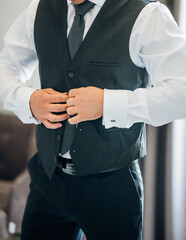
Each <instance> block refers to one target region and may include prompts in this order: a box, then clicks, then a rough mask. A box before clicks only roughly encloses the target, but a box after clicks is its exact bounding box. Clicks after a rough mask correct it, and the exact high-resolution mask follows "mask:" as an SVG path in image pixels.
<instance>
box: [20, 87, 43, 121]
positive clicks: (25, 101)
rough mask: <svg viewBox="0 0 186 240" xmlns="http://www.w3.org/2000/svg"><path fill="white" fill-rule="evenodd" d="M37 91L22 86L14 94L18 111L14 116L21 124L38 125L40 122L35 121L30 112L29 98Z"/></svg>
mask: <svg viewBox="0 0 186 240" xmlns="http://www.w3.org/2000/svg"><path fill="white" fill-rule="evenodd" d="M36 90H37V89H35V88H32V87H28V86H22V87H20V88H18V89H17V93H16V96H17V98H16V106H17V109H18V113H16V115H17V116H18V118H19V119H20V120H21V121H22V122H23V123H29V124H31V123H33V124H40V123H41V122H40V121H39V120H37V119H36V118H35V117H33V115H32V112H31V110H30V104H29V101H30V97H31V95H32V93H33V92H34V91H36Z"/></svg>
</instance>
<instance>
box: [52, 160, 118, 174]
mask: <svg viewBox="0 0 186 240" xmlns="http://www.w3.org/2000/svg"><path fill="white" fill-rule="evenodd" d="M57 166H58V167H59V168H61V169H62V171H63V172H64V173H66V174H69V175H75V176H76V175H77V173H76V170H75V167H74V164H73V163H72V160H71V159H67V158H63V157H61V156H58V164H57ZM120 169H121V167H114V168H109V169H106V170H103V171H100V172H98V173H109V172H114V171H117V170H120Z"/></svg>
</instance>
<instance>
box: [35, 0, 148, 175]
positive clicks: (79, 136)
mask: <svg viewBox="0 0 186 240" xmlns="http://www.w3.org/2000/svg"><path fill="white" fill-rule="evenodd" d="M149 2H150V1H146V0H106V2H105V4H104V5H103V7H102V8H101V10H100V12H99V13H98V15H97V17H96V19H95V20H94V22H93V24H92V26H91V28H90V30H89V31H88V33H87V35H86V37H85V39H84V41H83V42H82V44H81V46H80V48H79V50H78V52H77V54H76V55H75V57H74V58H73V59H72V60H71V58H70V55H69V50H68V42H67V34H66V32H67V3H66V0H53V1H51V0H40V3H39V6H38V9H37V14H36V20H35V28H34V37H35V45H36V51H37V55H38V59H39V72H40V79H41V88H53V89H55V90H57V91H60V92H68V91H69V90H70V89H73V88H80V87H87V86H95V87H98V88H102V89H104V88H107V89H127V90H135V89H137V88H145V87H146V86H147V84H148V74H147V72H146V70H145V69H143V68H139V67H137V66H135V65H134V63H133V62H132V60H131V58H130V56H129V38H130V34H131V31H132V27H133V25H134V22H135V20H136V18H137V16H138V15H139V13H140V12H141V10H142V9H143V8H144V7H145V6H146V5H147V4H148V3H149ZM64 125H65V124H64ZM64 125H63V127H61V128H60V129H56V130H52V129H47V128H46V127H45V126H44V125H43V124H40V125H38V126H37V130H36V142H37V148H38V156H39V158H40V160H41V162H42V165H43V167H44V169H45V171H46V173H47V174H48V176H49V178H51V177H52V175H53V172H54V170H55V168H56V165H57V158H58V155H59V150H60V146H61V141H62V136H63V132H64ZM70 154H71V156H72V161H73V163H74V165H75V169H76V172H77V174H78V176H84V175H89V174H94V173H98V172H100V171H103V170H107V169H110V168H114V167H119V168H120V167H121V168H123V167H125V166H127V165H128V164H130V163H131V162H132V161H134V160H135V159H138V158H141V157H144V156H145V154H146V143H145V125H144V123H136V124H134V125H133V126H132V127H131V128H129V129H126V128H116V127H113V128H110V129H105V127H104V126H103V125H102V118H100V119H97V120H93V121H86V122H82V123H80V124H78V127H77V129H76V133H75V137H74V141H73V144H72V147H71V150H70Z"/></svg>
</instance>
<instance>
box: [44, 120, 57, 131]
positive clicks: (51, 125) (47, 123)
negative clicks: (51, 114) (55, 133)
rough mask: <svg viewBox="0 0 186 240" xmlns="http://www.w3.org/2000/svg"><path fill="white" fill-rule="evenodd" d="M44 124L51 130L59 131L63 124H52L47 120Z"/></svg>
mask: <svg viewBox="0 0 186 240" xmlns="http://www.w3.org/2000/svg"><path fill="white" fill-rule="evenodd" d="M42 123H43V124H44V125H45V127H46V128H49V129H57V128H60V127H62V124H61V123H51V122H50V121H48V120H47V119H45V120H44V121H43V122H42Z"/></svg>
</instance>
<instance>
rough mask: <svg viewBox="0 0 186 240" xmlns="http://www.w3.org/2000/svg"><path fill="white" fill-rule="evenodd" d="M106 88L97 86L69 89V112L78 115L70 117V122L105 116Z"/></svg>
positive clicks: (74, 122) (75, 122)
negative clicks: (104, 100)
mask: <svg viewBox="0 0 186 240" xmlns="http://www.w3.org/2000/svg"><path fill="white" fill-rule="evenodd" d="M103 97H104V90H103V89H100V88H96V87H83V88H78V89H72V90H70V91H69V98H68V100H67V105H68V108H67V113H68V114H69V115H74V114H76V116H74V117H72V118H69V120H68V121H69V123H70V124H77V123H80V122H83V121H88V120H94V119H97V118H100V117H102V116H103Z"/></svg>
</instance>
